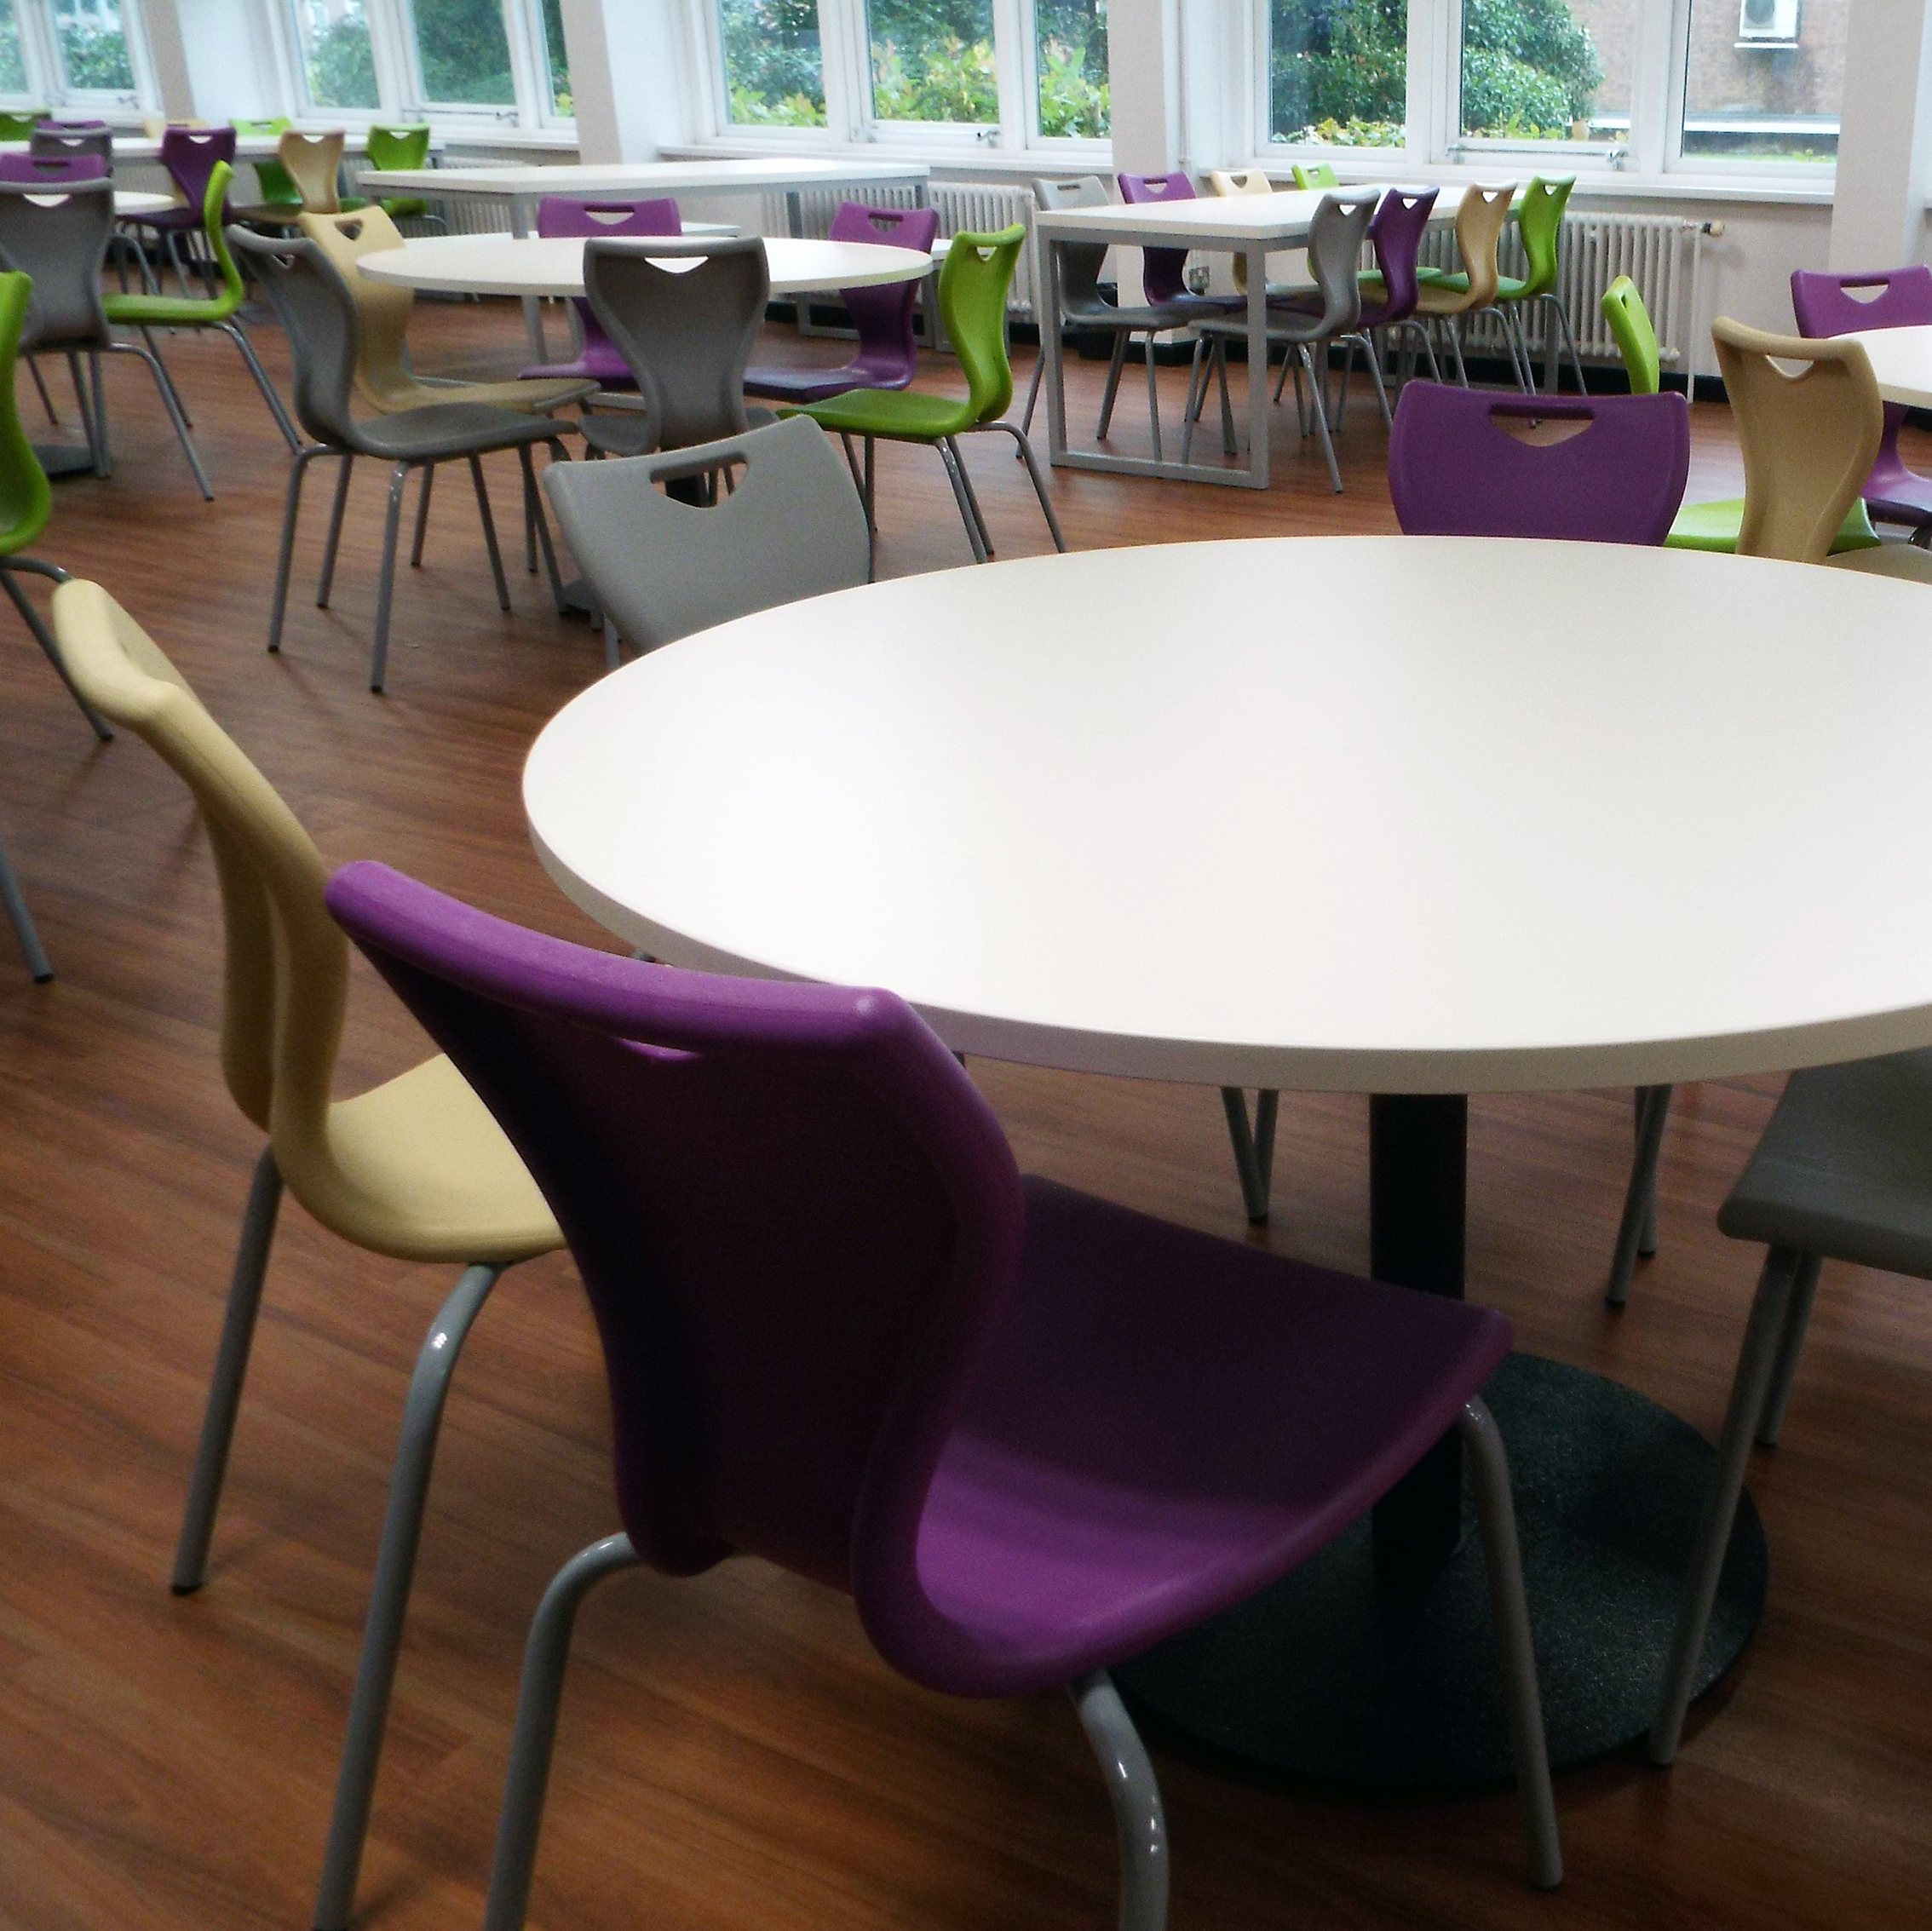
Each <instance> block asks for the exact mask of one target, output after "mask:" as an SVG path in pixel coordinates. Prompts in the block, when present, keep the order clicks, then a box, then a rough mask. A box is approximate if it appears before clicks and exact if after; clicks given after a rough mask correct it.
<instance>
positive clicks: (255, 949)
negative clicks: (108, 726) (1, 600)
mask: <svg viewBox="0 0 1932 1931" xmlns="http://www.w3.org/2000/svg"><path fill="white" fill-rule="evenodd" d="M54 625H55V631H56V633H57V635H58V636H59V638H60V654H61V656H62V658H64V660H65V661H66V667H67V670H68V671H69V672H70V673H71V675H72V677H73V681H74V683H75V684H76V686H77V687H78V688H79V690H80V691H81V692H82V693H83V695H84V696H85V697H86V698H87V701H88V702H89V704H92V705H94V707H95V709H96V710H99V711H100V712H101V715H102V716H104V717H106V718H109V719H111V720H112V721H113V722H114V723H115V724H118V726H120V727H121V728H122V729H123V730H126V731H131V732H133V733H135V736H137V737H139V738H144V739H146V741H147V743H148V744H151V745H152V747H153V748H154V750H156V751H158V753H159V754H160V756H162V757H163V758H164V760H165V761H167V762H168V763H169V764H170V766H172V767H173V768H174V770H175V773H176V774H177V775H178V776H179V777H180V778H181V780H182V781H183V782H184V783H185V784H187V788H188V790H190V791H191V792H193V795H194V802H195V803H196V805H197V806H198V807H199V809H200V813H201V819H202V822H203V824H204V825H206V826H207V828H208V840H209V843H210V845H211V846H212V847H213V848H214V853H215V865H216V872H217V874H218V876H219V877H220V880H221V916H222V920H223V923H224V925H225V927H226V935H227V963H226V968H225V973H224V980H223V986H224V995H223V997H224V1003H223V1009H222V1017H221V1071H222V1074H223V1076H224V1077H225V1078H226V1079H227V1085H228V1091H229V1092H230V1093H231V1094H233V1095H234V1101H235V1104H236V1105H237V1106H239V1107H240V1108H241V1110H242V1111H243V1112H244V1113H245V1114H247V1116H248V1117H249V1118H250V1119H251V1120H252V1121H253V1122H254V1123H255V1124H256V1126H258V1127H260V1128H262V1129H263V1130H264V1131H265V1132H267V1134H268V1135H270V1137H271V1139H272V1141H273V1145H274V1148H275V1164H276V1165H277V1166H278V1167H279V1169H280V1170H281V1173H282V1177H283V1178H284V1179H285V1181H287V1182H288V1183H289V1185H290V1187H291V1188H292V1189H294V1191H295V1193H296V1198H299V1199H300V1200H301V1201H302V1204H303V1205H304V1206H305V1207H307V1208H308V1210H309V1211H310V1212H311V1213H313V1214H314V1215H316V1217H317V1218H318V1219H319V1220H321V1221H324V1222H325V1224H326V1225H328V1226H330V1227H333V1228H334V1229H335V1231H336V1232H337V1233H342V1234H344V1235H345V1236H346V1237H347V1238H350V1239H352V1240H354V1239H359V1238H361V1237H362V1235H363V1233H365V1231H366V1230H365V1229H364V1228H363V1227H362V1226H361V1218H362V1216H361V1215H359V1212H358V1207H359V1193H358V1190H357V1189H356V1188H355V1187H354V1184H353V1183H352V1182H351V1181H349V1180H348V1178H347V1176H345V1175H342V1173H341V1171H340V1170H339V1169H338V1167H337V1165H336V1161H335V1159H334V1158H333V1156H332V1155H331V1152H330V1149H329V1144H328V1112H329V1101H330V1086H331V1081H332V1079H333V1078H334V1074H335V1066H336V1048H337V1046H338V1044H339V1043H340V1041H341V1038H342V1013H343V1008H344V1005H345V1003H346V1001H347V997H348V940H345V939H344V938H343V936H342V931H341V929H340V928H338V927H337V926H336V922H335V921H334V920H333V919H332V918H331V917H330V916H329V911H328V908H327V906H326V905H324V903H323V899H322V888H323V886H324V885H325V882H327V878H328V869H327V867H326V865H325V864H324V862H323V859H322V854H321V853H319V851H317V850H316V848H315V845H314V842H313V840H312V839H311V838H310V837H309V836H308V833H307V832H306V831H304V830H302V825H301V824H300V822H299V821H298V820H297V819H296V815H295V813H293V812H291V811H290V809H289V807H287V806H286V805H285V803H283V802H282V800H281V799H280V797H279V796H277V794H276V792H275V790H274V787H273V785H271V784H269V782H268V781H267V779H265V778H264V777H263V776H262V773H260V772H259V771H257V770H256V768H255V767H254V766H253V765H252V764H250V762H249V761H248V759H247V758H246V757H244V756H243V755H242V753H241V750H239V747H238V746H237V745H236V744H235V743H234V740H233V738H230V737H229V736H228V734H227V732H225V731H224V730H222V728H221V726H220V725H218V724H217V723H216V721H215V720H214V719H213V718H212V717H210V716H209V715H208V713H207V711H206V710H204V709H203V708H202V704H201V701H200V699H199V698H197V697H196V696H195V694H194V693H193V691H192V690H191V689H189V687H188V686H187V682H186V681H185V680H184V679H183V678H182V676H181V673H180V672H179V671H178V670H175V667H174V665H173V664H170V662H169V661H168V659H167V658H166V657H165V656H164V654H163V652H162V651H161V649H160V647H158V645H157V644H156V643H155V642H154V641H153V640H152V638H150V637H149V636H148V635H147V633H146V632H145V631H144V630H143V629H141V626H140V625H139V624H136V623H135V620H134V619H133V618H131V617H129V615H128V613H127V612H126V611H124V610H123V609H122V608H121V606H119V605H118V603H116V602H115V601H114V600H113V599H112V597H111V596H109V595H108V594H107V593H106V591H105V590H104V589H101V586H100V585H99V584H98V583H87V582H84V581H83V580H82V579H80V578H76V579H74V580H73V581H72V582H71V583H63V584H61V585H60V588H59V589H57V590H56V591H55V593H54Z"/></svg>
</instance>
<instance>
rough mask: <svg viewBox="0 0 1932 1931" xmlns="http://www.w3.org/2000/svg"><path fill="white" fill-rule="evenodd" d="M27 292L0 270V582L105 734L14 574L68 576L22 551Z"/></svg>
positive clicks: (42, 519) (39, 475) (31, 501)
mask: <svg viewBox="0 0 1932 1931" xmlns="http://www.w3.org/2000/svg"><path fill="white" fill-rule="evenodd" d="M32 297H33V282H32V278H31V277H29V276H26V275H20V274H13V273H0V583H4V584H5V585H6V586H7V595H9V597H11V598H12V599H13V600H14V609H15V610H17V611H19V612H20V618H21V621H22V622H23V623H25V624H26V627H27V629H30V630H31V631H32V632H33V637H34V641H35V642H36V643H37V644H38V645H39V646H40V647H41V649H42V650H43V651H45V652H46V653H47V661H48V662H49V664H52V665H53V666H54V668H55V670H57V671H59V672H60V681H61V682H62V683H63V684H65V685H66V687H67V689H68V691H69V692H70V693H72V696H73V700H74V702H75V703H76V704H78V705H79V706H80V708H81V715H82V716H83V717H84V718H86V720H87V721H88V722H89V724H91V725H92V726H93V727H94V734H95V737H97V738H101V739H103V740H105V739H107V738H112V736H113V735H114V733H112V731H110V730H109V729H108V728H107V724H106V720H105V719H104V718H103V717H102V716H101V714H100V712H98V711H97V710H95V708H94V707H93V705H91V704H89V702H88V701H87V699H86V698H83V696H82V695H81V693H80V690H79V687H78V686H77V685H76V684H75V682H74V681H73V679H72V677H70V676H69V675H67V664H66V658H63V657H62V656H61V655H60V646H59V645H58V644H57V643H55V641H54V635H53V633H52V632H51V631H50V630H49V629H48V628H47V626H46V624H44V623H43V622H42V621H41V616H40V612H38V611H37V610H36V609H35V608H34V607H33V606H32V604H31V603H29V602H28V601H27V597H26V592H25V591H24V590H22V589H21V588H20V585H19V583H16V582H15V581H14V572H16V571H21V570H25V571H27V572H31V573H32V575H34V576H36V577H46V578H51V579H52V581H53V582H55V583H66V580H67V573H66V571H65V570H63V569H61V567H60V565H59V564H57V563H45V562H43V561H42V560H41V559H40V558H38V557H37V556H27V555H24V554H23V553H24V552H25V550H26V547H27V545H28V544H29V543H32V541H33V540H34V538H35V537H37V536H38V535H39V534H40V532H42V531H43V530H44V529H45V528H46V527H47V519H48V518H49V516H51V515H52V514H54V492H53V491H52V490H51V489H49V487H48V484H47V472H46V471H45V470H44V469H43V468H41V467H40V458H39V457H37V456H36V455H35V454H34V453H33V445H32V443H30V442H29V441H28V440H27V438H26V430H25V429H24V428H21V427H20V410H19V408H18V407H17V406H16V405H15V403H14V360H15V358H16V357H17V356H18V355H19V353H20V328H21V325H23V324H24V323H25V322H26V312H27V303H28V302H30V301H31V300H32ZM36 976H38V974H36Z"/></svg>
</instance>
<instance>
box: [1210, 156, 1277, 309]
mask: <svg viewBox="0 0 1932 1931" xmlns="http://www.w3.org/2000/svg"><path fill="white" fill-rule="evenodd" d="M1208 185H1209V186H1210V187H1211V188H1213V190H1214V192H1215V193H1216V194H1273V193H1276V192H1277V191H1276V188H1275V186H1274V182H1273V181H1270V180H1269V179H1268V176H1267V175H1264V174H1263V173H1262V170H1260V169H1259V168H1233V169H1229V168H1210V169H1209V170H1208ZM1234 285H1235V287H1236V288H1238V289H1239V290H1240V291H1241V293H1242V294H1243V295H1245V294H1246V293H1247V292H1248V259H1247V257H1246V256H1245V255H1237V256H1235V257H1234Z"/></svg>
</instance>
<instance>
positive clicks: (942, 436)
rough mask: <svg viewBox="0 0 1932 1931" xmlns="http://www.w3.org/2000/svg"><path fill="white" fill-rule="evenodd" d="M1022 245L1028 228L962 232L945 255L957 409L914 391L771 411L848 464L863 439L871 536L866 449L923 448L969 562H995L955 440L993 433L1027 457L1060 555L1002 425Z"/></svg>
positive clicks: (1009, 387)
mask: <svg viewBox="0 0 1932 1931" xmlns="http://www.w3.org/2000/svg"><path fill="white" fill-rule="evenodd" d="M1025 243H1026V228H1025V227H1023V226H1022V225H1021V223H1019V222H1017V221H1016V222H1015V224H1014V225H1013V226H1012V227H1009V228H1002V229H1001V230H1000V231H999V233H998V234H968V233H963V232H962V233H958V234H956V235H954V236H953V238H952V245H951V246H950V247H949V248H948V249H947V250H946V263H945V266H944V267H941V268H940V277H939V308H940V323H941V325H943V326H944V328H945V330H946V336H947V337H948V338H949V339H950V340H951V342H952V346H953V349H954V351H955V353H957V355H958V357H959V365H960V367H961V368H962V369H963V370H964V371H965V372H966V388H967V394H966V399H965V400H964V401H963V402H961V401H956V400H955V399H953V398H952V397H951V396H944V395H929V394H924V393H923V392H922V391H920V390H918V389H850V390H848V391H847V393H846V394H843V395H837V396H833V397H831V398H830V399H828V400H826V401H824V402H814V403H809V404H807V405H804V406H803V407H802V408H798V409H781V410H779V415H780V416H809V417H813V418H814V420H815V421H816V422H818V424H819V427H820V428H825V429H831V430H835V431H837V433H838V434H840V435H842V436H843V437H845V438H846V439H847V441H846V456H847V458H848V460H849V459H850V457H851V454H852V445H851V441H850V439H851V438H852V437H854V436H863V437H864V438H865V476H864V480H862V481H860V485H859V493H860V496H861V497H864V498H865V520H866V523H867V526H869V527H871V528H872V529H873V530H875V531H876V530H877V522H876V520H875V519H874V517H873V513H872V502H873V497H872V445H873V444H874V443H875V442H877V441H880V440H883V441H886V442H895V443H924V444H927V445H929V446H930V447H931V448H934V449H936V450H937V451H939V456H940V462H941V463H944V464H945V465H946V480H947V481H948V482H950V483H951V484H952V494H953V498H954V500H955V501H956V502H957V503H958V505H959V516H960V520H961V521H962V522H963V523H964V524H965V526H966V538H967V541H968V542H969V543H971V544H972V546H973V560H974V561H975V563H984V562H986V560H988V559H989V558H990V557H991V556H992V554H993V547H992V538H991V537H989V536H988V535H987V533H986V519H985V518H984V517H983V516H982V515H981V514H980V504H979V499H978V497H975V495H974V494H973V485H972V481H971V480H970V478H969V477H968V475H967V474H966V461H965V458H964V457H963V456H962V455H961V454H960V453H959V444H958V438H960V437H961V436H963V435H970V434H975V432H978V431H980V430H987V429H1000V430H1003V431H1004V432H1005V433H1006V434H1008V435H1009V436H1011V437H1012V438H1013V440H1015V442H1016V443H1018V444H1019V445H1020V453H1021V456H1022V457H1025V458H1026V474H1028V475H1029V476H1030V477H1032V482H1033V494H1034V495H1035V496H1037V497H1038V498H1039V500H1040V509H1042V510H1043V511H1044V514H1045V516H1046V520H1047V528H1048V529H1049V530H1050V531H1051V532H1053V543H1054V548H1055V549H1058V550H1065V549H1066V548H1067V539H1066V537H1063V536H1062V535H1061V532H1060V519H1059V518H1058V517H1056V516H1055V514H1054V513H1053V505H1052V504H1051V503H1049V502H1048V500H1047V493H1046V484H1045V482H1044V480H1043V479H1042V477H1041V475H1040V466H1039V463H1038V461H1037V460H1036V459H1035V457H1034V455H1033V445H1032V444H1031V443H1030V442H1028V441H1027V440H1026V434H1025V432H1024V431H1023V430H1022V429H1021V428H1020V426H1019V424H1018V423H1016V422H1005V421H1003V420H1002V418H1003V417H1004V415H1005V413H1006V408H1007V405H1008V404H1009V403H1010V402H1011V401H1012V400H1013V369H1012V365H1010V364H1009V362H1008V361H1007V359H1006V291H1007V289H1008V286H1009V284H1011V282H1012V280H1013V267H1014V264H1015V262H1016V261H1018V260H1019V258H1020V250H1021V247H1022V246H1024V245H1025ZM855 468H856V466H855Z"/></svg>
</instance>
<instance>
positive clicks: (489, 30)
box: [415, 0, 516, 107]
mask: <svg viewBox="0 0 1932 1931" xmlns="http://www.w3.org/2000/svg"><path fill="white" fill-rule="evenodd" d="M415 13H416V58H417V64H418V66H420V67H421V69H422V72H423V99H424V100H425V101H447V102H449V103H450V104H451V105H452V106H466V107H514V106H515V105H516V83H515V81H514V80H512V79H511V78H510V58H509V33H508V32H507V31H506V30H505V28H504V26H503V7H502V4H501V0H416V5H415Z"/></svg>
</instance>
